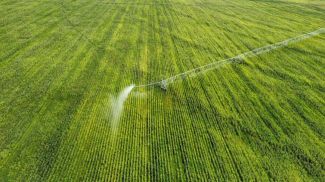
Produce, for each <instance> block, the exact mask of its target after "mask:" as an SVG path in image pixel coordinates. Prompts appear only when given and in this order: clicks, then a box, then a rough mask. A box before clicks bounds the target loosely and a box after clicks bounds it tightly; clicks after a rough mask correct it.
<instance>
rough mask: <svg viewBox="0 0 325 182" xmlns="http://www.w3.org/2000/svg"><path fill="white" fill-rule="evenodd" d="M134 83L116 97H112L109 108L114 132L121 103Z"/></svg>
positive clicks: (121, 108) (120, 113)
mask: <svg viewBox="0 0 325 182" xmlns="http://www.w3.org/2000/svg"><path fill="white" fill-rule="evenodd" d="M134 86H135V85H134V84H132V85H130V86H128V87H126V88H125V89H124V90H123V91H122V92H120V94H119V95H118V97H117V98H113V100H112V105H111V110H112V120H111V126H112V130H113V132H115V131H116V130H117V128H118V124H119V119H120V117H121V115H122V113H123V105H124V102H125V101H126V99H127V98H128V96H129V94H130V93H131V91H132V89H133V88H134Z"/></svg>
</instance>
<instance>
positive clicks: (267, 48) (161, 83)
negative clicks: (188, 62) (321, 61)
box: [135, 28, 325, 89]
mask: <svg viewBox="0 0 325 182" xmlns="http://www.w3.org/2000/svg"><path fill="white" fill-rule="evenodd" d="M321 33H325V28H320V29H318V30H315V31H313V32H309V33H306V34H302V35H299V36H297V37H293V38H289V39H286V40H284V41H281V42H277V43H274V44H270V45H267V46H264V47H260V48H257V49H254V50H252V51H248V52H245V53H242V54H239V55H237V56H235V57H232V58H228V59H224V60H221V61H215V62H212V63H209V64H206V65H203V66H200V67H197V68H194V69H191V70H189V71H186V72H183V73H179V74H177V75H174V76H172V77H169V78H166V79H163V80H160V81H156V82H151V83H148V84H143V85H137V86H135V88H139V87H150V86H157V85H158V86H161V87H162V88H163V89H166V88H167V85H168V84H170V83H173V82H174V81H176V80H181V79H184V78H186V77H194V76H197V75H198V74H200V73H204V72H206V71H209V70H213V69H216V68H219V67H221V66H224V65H227V64H231V63H240V62H242V61H243V59H244V58H245V57H246V58H248V57H254V56H258V55H260V54H263V53H267V52H270V51H272V50H275V49H279V48H282V47H285V46H288V45H289V44H293V43H296V42H300V41H302V40H305V39H308V38H311V37H313V36H316V35H319V34H321Z"/></svg>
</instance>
